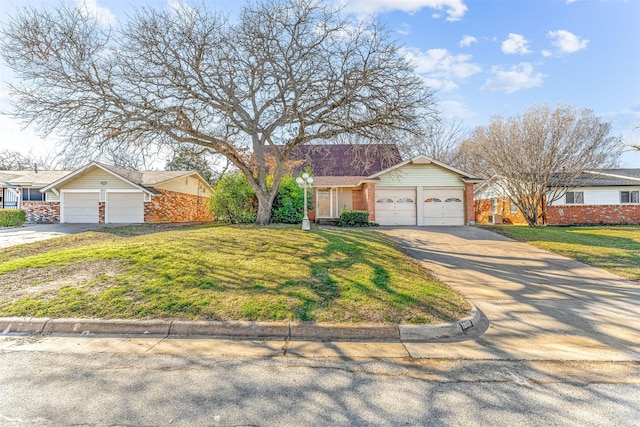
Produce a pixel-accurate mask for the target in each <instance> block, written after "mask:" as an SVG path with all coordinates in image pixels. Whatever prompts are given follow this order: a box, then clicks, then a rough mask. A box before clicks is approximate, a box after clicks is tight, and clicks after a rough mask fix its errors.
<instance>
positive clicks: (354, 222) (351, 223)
mask: <svg viewBox="0 0 640 427" xmlns="http://www.w3.org/2000/svg"><path fill="white" fill-rule="evenodd" d="M377 225H378V224H376V223H375V222H369V212H367V211H354V210H349V209H345V210H343V211H342V212H341V213H340V221H339V222H338V227H373V226H377Z"/></svg>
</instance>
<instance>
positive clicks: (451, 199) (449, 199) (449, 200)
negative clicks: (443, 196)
mask: <svg viewBox="0 0 640 427" xmlns="http://www.w3.org/2000/svg"><path fill="white" fill-rule="evenodd" d="M444 202H445V203H447V202H449V203H450V202H454V203H462V200H460V199H458V198H457V197H449V198H448V199H447V200H445V201H444Z"/></svg>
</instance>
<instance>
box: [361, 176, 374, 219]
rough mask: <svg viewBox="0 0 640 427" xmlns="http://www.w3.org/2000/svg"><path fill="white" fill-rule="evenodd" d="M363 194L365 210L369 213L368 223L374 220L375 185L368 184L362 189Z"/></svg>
mask: <svg viewBox="0 0 640 427" xmlns="http://www.w3.org/2000/svg"><path fill="white" fill-rule="evenodd" d="M362 190H363V192H364V194H363V195H364V196H365V197H363V199H364V202H365V209H366V210H368V211H369V221H372V222H375V220H376V184H374V183H372V182H368V183H366V184H364V188H363V189H362Z"/></svg>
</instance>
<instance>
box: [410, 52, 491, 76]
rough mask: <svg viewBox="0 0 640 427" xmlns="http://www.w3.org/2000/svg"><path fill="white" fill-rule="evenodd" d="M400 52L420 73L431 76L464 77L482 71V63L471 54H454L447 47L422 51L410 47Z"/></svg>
mask: <svg viewBox="0 0 640 427" xmlns="http://www.w3.org/2000/svg"><path fill="white" fill-rule="evenodd" d="M400 53H401V54H404V55H405V57H406V58H407V59H408V60H409V61H410V62H412V63H413V64H414V65H415V66H416V71H417V72H418V73H422V74H426V75H427V76H428V77H431V78H433V77H442V78H448V79H464V78H467V77H470V76H472V75H474V74H477V73H479V72H480V71H482V67H480V65H478V64H476V63H473V62H471V60H472V58H473V57H472V56H471V55H466V54H453V53H451V52H449V51H448V50H447V49H429V50H427V51H426V52H422V51H421V50H419V49H415V48H408V49H402V51H401V52H400Z"/></svg>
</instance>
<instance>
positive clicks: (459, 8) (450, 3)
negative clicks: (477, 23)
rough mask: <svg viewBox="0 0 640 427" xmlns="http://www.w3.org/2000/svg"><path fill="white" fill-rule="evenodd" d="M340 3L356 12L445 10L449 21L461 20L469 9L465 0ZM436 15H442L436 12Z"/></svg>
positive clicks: (340, 0) (357, 0)
mask: <svg viewBox="0 0 640 427" xmlns="http://www.w3.org/2000/svg"><path fill="white" fill-rule="evenodd" d="M336 1H337V3H338V4H340V5H342V6H344V7H345V8H346V9H347V10H349V11H351V12H355V13H362V14H374V13H383V12H389V11H392V10H400V11H403V12H407V13H414V12H417V11H419V10H420V9H424V8H431V9H435V10H439V11H444V12H445V13H446V14H447V21H459V20H460V19H462V17H463V16H464V14H465V13H466V11H467V6H466V5H465V4H464V0H336ZM434 17H440V15H439V14H435V15H434Z"/></svg>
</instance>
